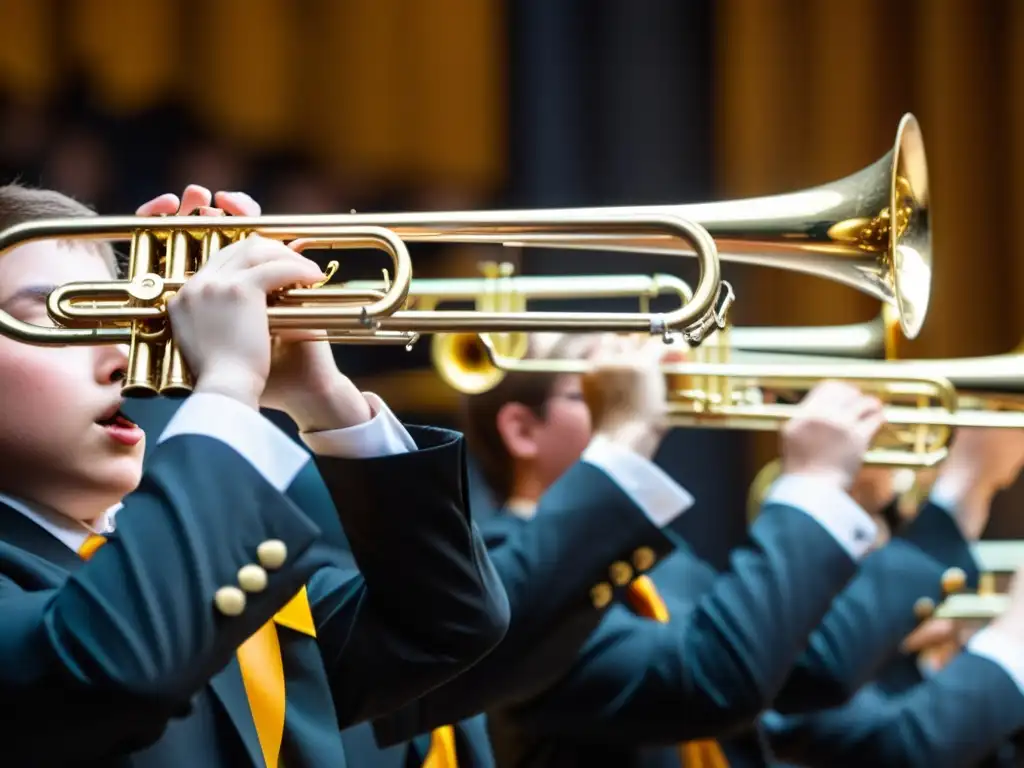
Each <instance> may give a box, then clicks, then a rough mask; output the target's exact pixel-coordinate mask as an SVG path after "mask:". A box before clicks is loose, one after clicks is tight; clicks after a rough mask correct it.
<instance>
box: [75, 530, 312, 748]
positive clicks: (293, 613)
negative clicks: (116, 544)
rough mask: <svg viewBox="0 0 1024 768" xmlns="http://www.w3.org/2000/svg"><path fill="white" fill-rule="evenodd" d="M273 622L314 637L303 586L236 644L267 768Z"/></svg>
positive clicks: (89, 551)
mask: <svg viewBox="0 0 1024 768" xmlns="http://www.w3.org/2000/svg"><path fill="white" fill-rule="evenodd" d="M106 541H107V540H106V538H105V537H103V536H99V535H97V534H92V535H90V536H89V538H87V539H86V540H85V542H84V543H83V544H82V546H80V547H79V548H78V554H79V555H80V556H81V557H82V559H83V560H88V559H89V558H90V557H92V556H93V555H94V554H95V553H96V551H97V550H98V549H99V548H100V547H102V546H103V545H104V544H105V543H106ZM276 624H281V625H282V626H285V627H289V628H290V629H293V630H295V631H297V632H302V633H304V634H307V635H310V636H312V637H316V627H315V625H314V624H313V613H312V611H311V610H310V608H309V598H308V596H307V594H306V588H305V587H303V588H302V589H301V590H300V591H299V593H298V594H297V595H296V596H295V597H294V598H292V600H291V602H289V603H288V604H287V605H286V606H285V607H284V608H282V609H281V610H280V611H278V612H277V614H276V615H275V616H274V619H273V621H268V622H267V623H266V624H264V625H263V626H262V627H260V628H259V629H258V630H257V631H256V633H255V634H253V635H252V636H250V637H249V639H248V640H246V641H245V642H244V643H242V645H241V646H239V648H238V654H237V655H238V666H239V667H240V668H241V670H242V683H243V684H244V686H245V694H246V698H248V700H249V710H250V711H251V712H252V719H253V722H254V723H255V725H256V735H257V736H258V737H259V741H260V749H261V750H262V752H263V759H264V761H265V762H266V764H267V766H268V768H280V758H281V741H282V739H283V738H284V719H285V700H286V699H285V685H284V664H283V662H282V660H281V643H280V640H279V639H278V636H277V626H276Z"/></svg>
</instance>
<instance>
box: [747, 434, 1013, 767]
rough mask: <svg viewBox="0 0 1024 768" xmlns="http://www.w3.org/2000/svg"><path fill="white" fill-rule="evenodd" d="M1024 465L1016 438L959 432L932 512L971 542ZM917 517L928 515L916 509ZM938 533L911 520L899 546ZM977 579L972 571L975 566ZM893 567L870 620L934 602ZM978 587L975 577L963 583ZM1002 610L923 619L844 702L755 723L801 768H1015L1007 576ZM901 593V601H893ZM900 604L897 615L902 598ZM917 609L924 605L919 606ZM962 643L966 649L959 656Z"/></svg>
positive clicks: (926, 608)
mask: <svg viewBox="0 0 1024 768" xmlns="http://www.w3.org/2000/svg"><path fill="white" fill-rule="evenodd" d="M1022 466H1024V433H1022V432H1017V431H1008V430H991V431H990V430H960V431H959V432H958V434H957V436H956V441H955V442H954V444H953V447H952V448H951V451H950V455H949V457H948V459H947V460H946V462H945V463H944V464H943V466H942V469H941V471H940V474H939V477H938V480H937V481H936V483H935V485H934V486H933V487H932V491H931V499H932V501H933V506H935V507H936V508H941V509H942V510H949V511H950V513H951V514H950V519H952V520H953V521H955V522H956V524H957V526H958V527H959V528H960V529H961V531H962V532H963V534H964V536H965V537H966V538H970V539H976V538H977V537H979V536H980V535H981V533H982V531H983V529H984V526H985V524H986V522H987V520H988V515H989V509H990V507H991V503H992V499H993V497H994V496H995V495H996V494H997V493H998V492H1000V491H1001V490H1003V489H1005V488H1007V487H1009V486H1010V485H1012V484H1013V483H1014V481H1015V480H1016V479H1017V477H1018V475H1019V473H1020V471H1021V468H1022ZM922 514H925V513H924V512H922ZM921 523H925V524H927V525H930V526H932V527H933V528H935V529H936V530H937V529H938V527H939V526H940V525H941V523H942V517H941V516H936V515H932V516H931V519H930V520H927V519H926V520H920V519H918V520H914V521H912V522H911V523H910V524H909V526H908V527H907V529H906V530H903V531H897V532H896V540H899V539H900V538H902V537H905V536H920V530H915V529H919V528H920V527H921ZM972 570H973V571H974V573H975V574H976V569H972ZM903 576H904V574H901V573H898V572H894V573H893V574H892V577H893V578H892V579H891V581H890V583H889V585H888V589H887V591H886V592H887V594H888V595H889V596H888V597H887V596H886V594H883V593H881V592H880V593H879V599H878V602H877V603H876V604H875V606H874V610H875V612H876V613H880V614H891V619H890V621H891V622H892V623H893V624H898V623H899V616H898V615H897V612H898V611H900V610H904V611H905V606H906V604H907V603H908V602H909V601H910V600H913V599H916V600H917V603H916V606H917V608H918V612H919V614H920V616H919V617H923V616H926V615H927V613H928V611H929V610H930V609H931V608H932V607H933V606H934V603H933V602H932V600H931V598H930V597H927V596H926V597H921V596H920V594H918V593H914V592H913V591H912V589H911V588H908V586H907V585H906V583H905V579H904V578H903ZM968 581H969V586H971V585H972V584H971V583H970V582H975V581H976V579H975V578H973V577H972V578H969V579H968ZM1015 581H1016V584H1015V586H1014V587H1013V588H1012V589H1011V595H1012V599H1011V608H1010V610H1009V611H1008V612H1007V613H1006V614H1005V615H1003V616H1002V617H1000V618H999V619H998V620H996V621H994V622H993V623H992V624H991V625H990V626H989V627H988V628H986V629H983V630H981V631H980V632H977V633H976V629H977V628H976V627H974V628H968V627H965V626H963V625H961V624H959V623H958V622H955V621H952V620H948V619H930V620H928V621H925V623H924V624H922V625H921V626H920V627H919V628H918V629H916V630H915V631H914V632H912V633H911V634H910V635H909V637H907V638H906V639H905V641H904V642H903V643H902V649H901V650H902V652H901V653H899V654H897V655H895V656H894V657H892V658H890V659H888V660H887V663H886V664H885V666H884V668H883V669H881V670H880V672H879V674H878V676H877V678H876V679H875V680H874V681H873V682H872V684H871V685H869V686H867V687H865V688H864V689H863V690H861V691H860V692H858V693H857V694H856V695H855V696H854V697H853V698H852V699H851V700H850V701H849V702H848V703H846V704H845V705H843V706H840V707H835V708H832V709H826V710H823V711H820V712H814V713H807V714H802V715H797V716H791V717H784V716H780V715H779V714H777V713H773V714H771V715H768V716H766V717H765V719H764V725H765V730H766V732H767V733H768V734H769V735H770V741H771V744H772V748H773V752H774V754H775V755H776V757H778V758H779V759H782V760H786V761H790V762H794V763H797V764H800V765H808V766H823V767H824V766H829V767H831V766H838V767H841V766H854V765H856V766H861V765H901V766H903V765H905V766H911V767H913V766H921V767H922V768H925V767H926V766H927V767H928V768H931V767H932V766H950V768H953V767H954V766H956V767H957V768H959V767H961V766H970V765H976V764H982V765H986V766H989V765H991V766H997V765H1007V766H1009V765H1015V764H1017V762H1018V760H1019V755H1020V754H1021V753H1020V752H1018V750H1017V748H1016V745H1015V743H1014V741H1013V740H1012V739H1011V737H1013V736H1015V735H1016V734H1017V733H1018V732H1019V731H1021V730H1022V729H1024V581H1022V579H1021V573H1020V572H1018V574H1017V576H1016V580H1015ZM900 593H904V595H905V596H904V597H903V598H902V599H901V598H899V597H898V595H899V594H900ZM901 602H902V603H903V608H902V609H901V607H900V603H901ZM922 608H923V610H922ZM961 648H963V650H962V652H961Z"/></svg>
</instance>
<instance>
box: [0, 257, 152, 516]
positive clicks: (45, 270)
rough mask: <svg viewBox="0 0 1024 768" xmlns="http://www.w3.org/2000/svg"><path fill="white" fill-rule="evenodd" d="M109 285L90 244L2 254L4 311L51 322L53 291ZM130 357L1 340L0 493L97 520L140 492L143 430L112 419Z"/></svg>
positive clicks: (0, 302)
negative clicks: (49, 309)
mask: <svg viewBox="0 0 1024 768" xmlns="http://www.w3.org/2000/svg"><path fill="white" fill-rule="evenodd" d="M111 279H112V275H111V272H110V268H109V267H108V265H107V262H106V261H105V260H104V259H103V257H102V256H101V255H100V254H99V253H96V252H93V250H92V249H90V248H87V247H84V246H80V245H71V244H65V243H57V242H50V241H47V242H37V243H30V244H28V245H23V246H21V247H19V248H16V249H15V250H13V251H10V252H8V253H7V254H5V255H4V256H2V257H0V309H3V310H4V311H6V312H7V313H9V314H11V315H13V316H14V317H15V318H17V319H19V320H23V321H25V322H28V323H33V324H36V325H53V323H52V321H51V320H50V319H49V317H48V315H47V312H46V294H47V293H48V292H49V291H50V290H52V289H53V288H54V287H56V286H59V285H62V284H64V283H68V282H72V281H83V280H85V281H93V282H95V281H107V280H111ZM127 361H128V358H127V350H126V349H125V348H123V347H117V346H112V345H106V346H96V347H85V346H68V347H53V346H46V347H42V346H34V345H30V344H25V343H22V342H19V341H14V340H12V339H8V338H6V337H4V336H0V456H3V460H2V461H0V491H2V492H7V493H10V494H12V495H15V496H20V497H21V498H24V499H26V500H29V501H35V502H39V503H42V504H46V505H48V506H50V507H53V508H54V509H56V510H57V511H59V512H62V513H63V514H65V515H68V516H70V517H74V518H76V519H79V520H93V519H96V518H98V517H99V516H100V515H101V514H102V513H103V512H104V511H105V510H106V509H107V508H108V507H110V506H112V505H113V504H115V503H117V502H118V501H120V499H121V498H122V497H123V496H124V495H125V494H127V493H130V492H131V491H132V490H134V489H135V487H136V486H137V485H138V483H139V480H140V478H141V474H142V457H143V453H144V449H145V440H144V434H143V433H142V430H141V429H139V428H138V427H134V426H131V427H129V426H126V425H124V424H123V423H121V424H120V426H119V425H117V424H114V425H112V424H111V423H110V418H111V417H112V415H113V414H115V413H116V409H117V408H118V407H119V405H120V403H121V384H120V379H121V374H122V373H123V371H124V369H125V366H126V365H127ZM115 421H116V420H115Z"/></svg>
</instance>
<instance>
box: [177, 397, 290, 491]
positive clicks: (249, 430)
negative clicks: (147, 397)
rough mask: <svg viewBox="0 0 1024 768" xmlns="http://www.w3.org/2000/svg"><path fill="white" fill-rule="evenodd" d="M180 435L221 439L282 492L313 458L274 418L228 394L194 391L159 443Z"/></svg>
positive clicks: (178, 411)
mask: <svg viewBox="0 0 1024 768" xmlns="http://www.w3.org/2000/svg"><path fill="white" fill-rule="evenodd" d="M179 435H198V436H203V437H212V438H214V439H215V440H220V441H221V442H222V443H225V444H227V445H228V446H229V447H230V448H231V449H232V450H233V451H234V452H235V453H237V454H239V455H240V456H241V457H242V458H244V459H245V460H246V461H248V462H249V463H250V464H251V465H252V466H253V468H254V469H255V470H256V471H257V472H259V473H260V474H261V475H262V476H263V477H264V478H265V479H266V481H267V482H268V483H270V484H271V485H272V486H273V487H274V488H275V489H277V490H278V491H279V492H281V493H284V491H286V490H287V489H288V486H290V485H291V484H292V481H293V480H294V479H295V476H296V475H298V474H299V471H300V470H301V469H302V468H303V467H304V466H305V465H306V462H307V461H309V454H308V453H306V452H305V451H304V450H302V448H301V447H300V446H299V445H297V444H296V443H295V441H294V440H292V439H291V438H290V437H288V435H286V434H285V433H284V432H282V431H281V430H280V429H278V428H277V427H276V426H275V425H274V424H273V423H272V422H271V421H269V420H268V419H266V418H264V417H263V416H262V415H261V414H260V413H259V412H257V411H254V410H253V409H252V408H249V407H247V406H244V405H242V404H241V403H240V402H238V401H237V400H234V399H233V398H230V397H227V396H225V395H218V394H213V393H205V392H203V393H197V394H193V395H192V396H191V397H189V398H188V399H187V400H186V401H185V402H184V403H183V404H182V406H181V407H180V408H179V409H178V410H177V412H176V413H175V414H174V416H173V417H172V418H171V420H170V422H169V423H168V424H167V427H166V429H164V432H163V434H162V435H160V439H159V440H158V441H157V444H158V445H159V444H160V443H162V442H164V441H165V440H170V439H171V438H172V437H177V436H179Z"/></svg>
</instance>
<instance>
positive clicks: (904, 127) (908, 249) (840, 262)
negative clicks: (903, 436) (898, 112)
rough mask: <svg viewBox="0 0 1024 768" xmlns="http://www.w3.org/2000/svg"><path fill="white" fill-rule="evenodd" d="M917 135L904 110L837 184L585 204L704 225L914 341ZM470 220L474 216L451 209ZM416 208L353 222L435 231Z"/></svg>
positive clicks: (661, 247)
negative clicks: (712, 198)
mask: <svg viewBox="0 0 1024 768" xmlns="http://www.w3.org/2000/svg"><path fill="white" fill-rule="evenodd" d="M930 205H931V201H930V191H929V182H928V167H927V158H926V155H925V147H924V139H923V137H922V135H921V130H920V127H919V125H918V123H917V120H916V118H915V117H914V116H913V115H910V114H907V115H904V116H903V118H902V119H901V120H900V123H899V126H898V128H897V132H896V139H895V142H894V145H893V148H892V149H891V150H890V151H889V152H888V153H886V154H885V155H884V156H883V157H882V158H881V159H879V160H878V161H876V162H875V163H873V164H872V165H870V166H868V167H867V168H864V169H863V170H861V171H859V172H857V173H854V174H853V175H851V176H847V177H845V178H843V179H840V180H838V181H835V182H832V183H830V184H825V185H823V186H819V187H814V188H812V189H807V190H803V191H799V192H792V193H788V194H782V195H776V196H769V197H758V198H748V199H742V200H732V201H725V202H714V203H700V204H694V205H648V206H624V207H606V208H591V209H586V211H587V213H588V214H590V215H593V216H598V217H609V216H613V217H620V216H631V215H632V216H635V215H651V214H671V215H675V216H681V217H683V218H685V219H687V220H689V221H694V222H697V223H698V224H700V225H701V226H702V227H704V228H705V229H706V230H707V231H708V232H710V234H711V235H712V237H714V238H715V241H716V242H717V244H718V251H719V256H720V258H721V259H722V260H723V261H730V262H738V263H746V264H756V265H760V266H769V267H777V268H781V269H787V270H792V271H796V272H802V273H805V274H810V275H815V276H818V277H823V278H827V279H830V280H835V281H837V282H840V283H843V284H845V285H848V286H850V287H852V288H856V289H858V290H861V291H863V292H865V293H867V294H868V295H871V296H874V297H876V298H878V299H879V300H880V301H882V302H884V303H887V304H890V305H892V306H894V307H895V308H896V309H897V315H898V317H899V324H900V326H901V328H902V330H903V333H904V335H905V336H906V337H907V338H909V339H913V338H916V337H917V335H918V333H919V332H920V330H921V327H922V325H923V324H924V321H925V318H926V316H927V313H928V302H929V297H930V292H931V272H932V243H931V220H930ZM574 212H575V211H573V210H572V209H563V210H559V209H552V210H540V211H520V212H503V213H502V214H500V215H502V216H520V217H527V218H536V217H542V218H552V219H555V220H557V219H559V218H562V217H564V216H566V215H569V214H571V213H574ZM452 215H453V216H456V217H460V220H462V221H465V222H467V223H468V222H469V221H470V220H471V219H468V218H467V217H472V216H474V214H452ZM418 216H420V214H396V215H392V216H385V217H374V218H372V219H367V220H366V221H365V222H361V223H370V222H371V221H372V223H375V224H379V225H381V226H386V227H391V228H394V229H395V231H396V232H398V233H399V234H400V235H401V236H402V237H403V238H405V239H407V240H418V239H432V238H434V237H435V236H436V234H435V233H434V232H432V231H431V230H430V229H428V228H424V227H423V226H422V224H420V223H419V222H418V221H417V217H418ZM448 234H449V237H450V238H451V239H457V240H458V241H460V242H478V243H480V242H483V243H504V244H505V245H514V246H533V247H538V246H540V247H550V248H583V249H595V250H618V251H629V252H634V253H635V252H648V253H665V252H669V253H683V252H684V251H681V250H680V248H679V245H678V243H677V242H672V241H671V240H669V239H668V238H666V237H664V236H662V235H657V236H648V235H644V236H641V237H621V236H617V235H613V234H607V233H603V234H592V235H588V236H581V235H579V234H566V235H558V236H552V235H548V234H543V233H530V232H519V233H516V232H514V231H512V230H508V231H505V232H497V233H496V232H485V231H480V230H479V229H477V230H475V231H474V230H473V228H472V227H464V228H462V229H461V230H460V231H451V230H450V229H449V231H448Z"/></svg>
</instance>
